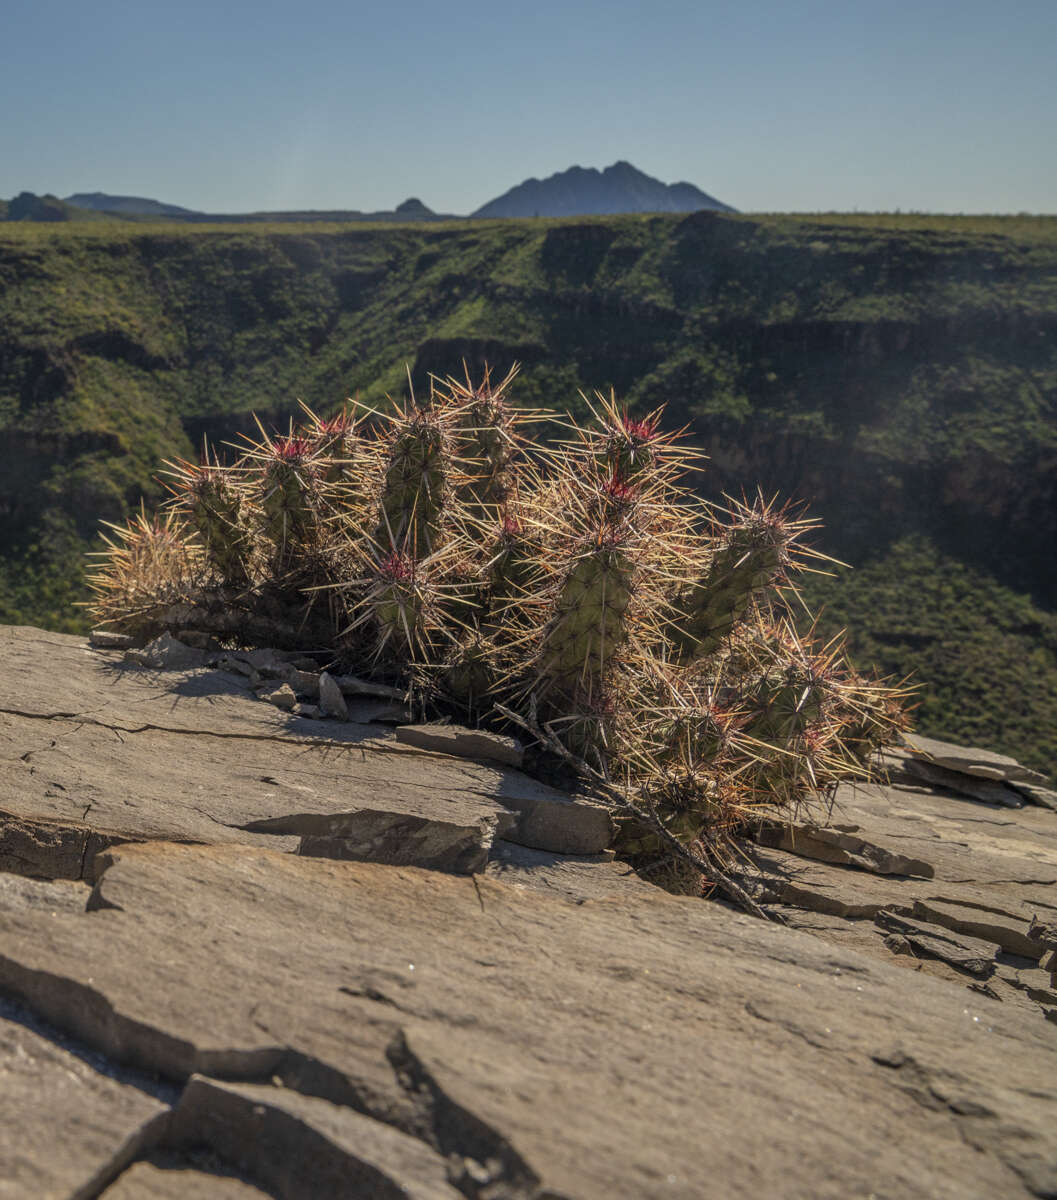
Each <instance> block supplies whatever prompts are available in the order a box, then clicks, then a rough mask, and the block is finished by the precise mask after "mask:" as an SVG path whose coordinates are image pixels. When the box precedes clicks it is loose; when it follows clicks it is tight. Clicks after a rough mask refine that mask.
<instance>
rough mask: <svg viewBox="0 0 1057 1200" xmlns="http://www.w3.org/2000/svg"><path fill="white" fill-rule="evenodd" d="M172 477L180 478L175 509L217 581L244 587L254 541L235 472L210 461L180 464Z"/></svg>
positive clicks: (174, 469)
mask: <svg viewBox="0 0 1057 1200" xmlns="http://www.w3.org/2000/svg"><path fill="white" fill-rule="evenodd" d="M172 474H173V475H174V476H175V477H176V479H177V488H176V492H175V496H176V506H177V508H178V509H179V510H181V511H182V512H184V513H186V516H187V520H188V522H189V524H190V525H191V527H192V528H193V529H194V530H195V532H196V533H197V534H198V536H199V538H200V539H201V542H202V545H203V547H204V548H205V553H206V559H207V561H208V562H209V565H210V567H212V569H213V571H214V572H215V573H216V575H217V578H218V580H219V581H220V582H221V583H222V584H226V585H230V586H234V587H241V586H244V585H245V584H246V583H247V582H248V581H249V568H248V563H249V557H250V554H251V539H250V536H249V531H248V529H247V526H246V520H245V514H244V511H243V509H244V504H243V496H242V492H241V490H240V488H239V486H238V484H237V483H236V481H235V480H234V478H233V476H232V473H231V472H230V471H229V470H227V469H225V468H224V467H221V466H220V465H218V464H216V463H213V464H210V463H209V461H208V459H207V460H206V461H204V462H203V463H202V464H201V465H200V466H195V465H193V464H192V463H186V462H177V463H175V464H173V470H172Z"/></svg>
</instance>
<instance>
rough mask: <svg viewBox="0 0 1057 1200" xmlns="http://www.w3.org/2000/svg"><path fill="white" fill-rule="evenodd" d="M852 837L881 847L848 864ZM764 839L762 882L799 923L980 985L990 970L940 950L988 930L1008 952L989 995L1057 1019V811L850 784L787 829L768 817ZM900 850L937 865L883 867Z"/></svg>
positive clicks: (778, 909) (758, 887)
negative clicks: (910, 924)
mask: <svg viewBox="0 0 1057 1200" xmlns="http://www.w3.org/2000/svg"><path fill="white" fill-rule="evenodd" d="M907 778H909V777H907ZM984 782H986V781H984ZM777 816H778V814H774V817H775V818H777ZM820 830H821V831H828V832H827V836H819V831H820ZM846 838H853V839H858V840H861V841H862V842H863V843H864V845H867V846H869V847H870V850H869V852H868V853H860V854H858V855H857V856H855V857H854V858H852V857H849V858H848V859H847V861H843V862H842V861H841V859H840V858H839V857H838V856H836V855H835V854H834V852H833V847H834V845H835V844H842V843H843V840H844V839H846ZM761 840H762V841H763V842H765V843H767V845H766V846H765V847H762V848H760V849H759V850H758V851H757V852H756V859H757V861H758V864H759V867H760V869H761V872H762V875H761V876H760V877H757V878H750V884H751V886H752V887H753V888H754V889H755V892H756V895H757V896H758V898H759V899H760V900H761V901H762V902H764V903H765V904H768V905H770V906H772V909H773V911H774V912H775V913H776V914H777V915H780V916H781V917H782V918H783V919H784V920H785V921H787V922H788V923H789V924H790V925H792V926H794V927H795V928H798V929H805V930H809V931H811V932H812V933H815V934H817V935H818V936H820V937H824V938H826V939H827V940H830V941H832V942H834V943H836V944H838V945H840V946H842V947H853V948H855V949H857V950H861V951H863V952H865V953H871V954H877V955H879V956H882V957H885V958H888V956H889V955H891V954H892V953H894V952H896V951H899V952H900V953H901V954H902V955H904V956H905V957H903V958H900V959H899V960H893V961H898V962H899V965H901V966H903V967H908V966H909V967H913V969H915V970H920V971H923V972H925V973H928V974H931V975H934V976H936V977H939V978H944V979H952V980H956V979H961V980H962V982H963V983H967V984H969V985H970V986H974V987H975V986H978V984H976V983H973V982H972V981H973V979H974V978H978V977H974V976H973V975H972V973H971V972H966V971H965V970H962V969H959V968H958V967H957V966H955V965H954V964H953V957H957V956H956V955H955V956H953V957H952V956H951V955H948V956H947V957H946V958H943V957H942V956H935V955H933V954H932V951H933V950H934V949H935V948H936V947H937V946H943V945H944V944H945V943H944V942H943V940H942V939H945V938H949V936H950V935H955V936H966V937H970V938H972V937H976V938H981V939H982V940H984V941H986V942H989V943H991V944H992V945H993V947H997V948H998V949H999V951H1000V953H998V954H997V955H994V972H993V974H990V975H989V976H988V977H987V978H986V982H984V983H980V984H979V986H982V987H985V988H986V989H987V990H986V992H984V993H982V994H986V995H988V996H989V997H990V998H991V999H992V1000H995V1001H1000V1002H1001V1003H1004V1004H1012V1005H1014V1006H1015V1007H1017V1008H1018V1009H1022V1010H1024V1011H1028V1012H1030V1011H1034V1012H1035V1013H1037V1014H1039V1015H1049V1016H1050V1018H1051V1019H1054V1018H1057V991H1055V990H1054V988H1053V986H1052V983H1050V982H1049V981H1048V977H1047V976H1046V973H1045V972H1044V971H1040V969H1039V964H1038V960H1039V957H1040V947H1039V946H1038V945H1037V944H1036V943H1033V942H1032V940H1031V936H1030V928H1031V925H1032V922H1033V920H1035V919H1036V918H1037V915H1038V914H1047V913H1048V914H1050V919H1055V920H1057V814H1054V813H1052V812H1050V811H1048V810H1045V809H1041V808H1035V807H1032V806H1026V807H1024V808H1021V809H1017V810H1011V809H1006V808H994V807H989V806H985V805H983V804H980V803H977V802H975V801H972V800H970V799H963V798H961V797H959V796H955V795H952V794H949V793H947V792H943V791H934V790H930V789H927V788H925V787H924V785H923V784H922V783H914V784H906V783H898V784H889V785H887V786H880V785H866V786H864V785H859V786H856V787H847V786H845V787H841V788H840V789H838V792H837V795H836V798H835V800H834V803H833V804H832V805H830V806H828V807H825V806H822V805H816V806H813V807H811V808H810V809H805V811H803V812H801V813H799V814H797V815H796V816H795V818H793V819H792V821H791V822H790V823H789V824H788V825H787V826H786V827H785V828H784V829H782V828H781V827H780V826H779V825H778V824H777V821H775V823H772V824H765V825H764V826H763V827H762V828H761ZM888 853H891V854H896V855H898V854H902V855H905V856H907V857H908V858H910V859H913V860H915V861H917V862H918V863H921V864H923V865H924V866H926V867H927V868H928V871H927V872H926V871H919V872H918V875H917V876H916V877H915V876H910V875H892V874H887V873H879V867H883V866H887V865H890V864H889V860H887V859H886V858H884V857H882V856H884V855H887V854H888ZM925 876H927V877H925ZM882 910H888V911H890V912H894V913H896V914H898V915H900V916H902V917H906V918H912V919H914V920H917V921H920V922H924V923H925V924H927V925H928V926H929V930H928V931H918V933H919V935H920V937H922V938H936V939H940V940H939V941H937V942H936V943H932V942H929V941H921V940H915V939H913V938H909V939H908V937H906V936H904V935H903V934H900V933H898V932H897V931H896V932H893V931H891V930H882V929H880V928H879V927H877V926H876V925H875V919H876V918H877V915H878V914H879V913H880V912H881V911H882ZM969 957H972V956H971V955H970V956H969ZM1032 972H1034V974H1032Z"/></svg>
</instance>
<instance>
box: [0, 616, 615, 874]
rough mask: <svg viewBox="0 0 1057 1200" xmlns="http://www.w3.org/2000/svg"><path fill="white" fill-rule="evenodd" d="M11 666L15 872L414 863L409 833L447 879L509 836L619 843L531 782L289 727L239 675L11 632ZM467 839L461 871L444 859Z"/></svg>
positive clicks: (573, 844)
mask: <svg viewBox="0 0 1057 1200" xmlns="http://www.w3.org/2000/svg"><path fill="white" fill-rule="evenodd" d="M0 651H2V652H3V654H4V656H5V662H6V663H7V664H8V668H9V669H8V670H7V671H5V672H4V673H3V675H2V676H0V869H3V870H7V871H15V872H18V873H20V874H23V875H30V876H39V877H48V878H74V879H75V878H81V877H85V878H87V877H88V874H87V872H88V870H89V868H90V864H91V861H92V858H93V856H94V855H95V853H96V852H98V851H99V850H100V849H102V848H104V847H105V846H107V845H112V844H116V843H119V842H123V841H142V840H148V839H154V840H158V839H165V840H176V841H187V842H200V843H207V844H213V843H215V844H223V843H240V844H246V845H269V846H273V847H275V848H277V849H283V850H290V851H296V849H297V848H298V846H299V845H300V844H301V839H302V838H303V837H312V838H316V839H319V838H330V839H337V841H335V842H334V845H335V846H336V847H337V846H338V842H340V843H341V848H340V849H341V857H350V856H353V855H354V854H358V855H359V856H366V857H370V856H371V855H372V854H374V853H375V852H377V856H378V857H379V858H380V859H381V860H382V861H388V862H392V861H403V860H400V859H394V857H393V850H394V845H395V842H396V841H397V840H398V839H399V832H400V830H402V829H404V828H405V827H406V825H407V823H408V822H412V823H417V824H418V826H419V828H422V827H424V826H425V825H431V826H433V827H434V828H433V829H432V832H431V833H429V832H428V831H427V835H426V836H423V838H422V839H420V842H421V845H422V846H423V847H424V851H425V853H424V857H423V858H422V860H421V861H422V864H423V865H427V866H433V867H439V868H440V869H463V870H474V869H479V868H480V867H481V866H483V864H484V862H485V861H487V858H488V853H489V848H490V846H491V843H492V840H493V838H494V837H495V836H497V835H499V836H502V837H503V838H506V839H509V840H513V841H517V842H520V843H522V844H524V845H528V846H532V847H537V848H541V849H544V850H550V851H554V852H559V853H574V854H587V855H590V854H597V853H599V852H600V851H601V850H603V849H604V848H605V847H606V846H607V845H608V844H609V841H610V839H611V837H612V833H613V823H612V819H611V817H610V815H609V813H608V811H607V810H605V809H603V808H600V807H597V806H595V805H591V804H586V803H581V802H574V801H572V800H570V799H569V797H568V796H566V795H565V794H563V793H561V792H558V791H556V790H555V789H553V788H549V787H547V786H546V785H544V784H542V783H539V782H537V781H536V780H533V779H530V778H529V777H528V776H527V775H524V774H522V773H521V772H520V771H517V770H514V769H513V768H510V767H504V766H501V765H497V764H485V763H480V762H472V761H467V760H462V759H456V758H452V757H450V756H448V755H441V754H432V753H428V752H425V751H421V750H417V749H415V748H413V747H410V746H403V745H399V744H398V743H397V742H396V741H395V740H394V739H393V738H392V736H391V735H389V736H383V735H382V734H380V733H379V730H378V727H377V726H375V727H368V726H366V725H356V724H353V723H351V722H346V723H342V722H337V721H315V720H309V719H306V718H301V717H297V716H294V715H292V714H288V713H284V712H282V711H281V710H279V709H277V708H275V707H273V706H272V705H269V704H264V703H261V702H260V701H258V700H256V699H255V698H254V696H253V693H252V691H251V690H250V687H249V683H248V681H247V680H246V678H245V677H244V676H241V675H238V674H226V673H224V672H221V671H215V670H205V669H196V670H190V671H165V672H153V671H148V670H144V669H143V668H140V667H128V666H125V665H123V664H122V663H121V662H120V661H118V659H117V657H116V656H115V655H113V654H107V653H103V652H100V651H95V650H90V649H88V648H87V646H86V644H85V643H84V642H83V641H82V640H81V639H78V638H72V637H64V636H62V635H58V634H47V633H41V632H40V631H37V630H25V629H3V630H0ZM13 680H17V687H16V686H15V685H14V684H13V682H12V681H13ZM387 825H388V827H389V828H390V833H389V835H388V837H381V838H379V831H380V829H381V828H382V827H384V826H387ZM365 829H367V830H369V832H368V833H365ZM460 839H461V841H462V842H463V843H464V850H465V853H461V856H459V862H460V864H461V865H460V866H458V867H450V866H449V865H447V864H446V863H445V861H443V857H442V858H438V857H437V854H436V849H437V846H438V845H442V844H446V845H448V846H449V847H450V846H451V845H452V844H453V843H454V842H458V841H460ZM313 846H314V849H313V850H312V851H310V852H312V853H317V854H318V853H324V852H325V846H324V845H323V844H322V843H320V842H319V841H316V842H315V843H313ZM372 846H373V847H374V849H372ZM357 847H358V848H359V849H358V850H357ZM405 850H406V852H407V853H410V852H411V847H410V845H409V846H407V847H405ZM414 861H418V860H414Z"/></svg>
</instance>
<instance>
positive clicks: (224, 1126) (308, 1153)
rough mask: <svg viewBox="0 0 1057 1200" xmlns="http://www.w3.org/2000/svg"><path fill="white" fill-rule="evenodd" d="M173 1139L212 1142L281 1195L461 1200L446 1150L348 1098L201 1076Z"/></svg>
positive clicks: (193, 1082) (188, 1092) (179, 1114)
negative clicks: (369, 1112)
mask: <svg viewBox="0 0 1057 1200" xmlns="http://www.w3.org/2000/svg"><path fill="white" fill-rule="evenodd" d="M167 1140H168V1141H170V1142H172V1143H175V1144H177V1145H180V1144H187V1145H191V1146H195V1145H207V1146H209V1147H210V1148H211V1149H213V1150H214V1151H216V1152H217V1153H218V1154H220V1155H221V1156H223V1157H224V1158H226V1159H227V1160H229V1161H232V1162H235V1163H237V1164H238V1165H239V1166H240V1167H241V1168H242V1169H243V1170H245V1171H252V1172H253V1174H254V1175H255V1177H256V1178H257V1179H259V1180H260V1181H261V1182H262V1183H264V1184H265V1185H267V1186H268V1188H269V1191H271V1192H273V1193H274V1194H275V1195H278V1196H305V1197H309V1196H319V1197H345V1196H348V1197H359V1196H364V1197H372V1198H373V1197H377V1198H378V1200H390V1198H391V1200H403V1198H404V1197H406V1198H407V1200H460V1195H461V1193H460V1192H458V1191H456V1189H455V1188H454V1187H453V1186H452V1185H451V1184H450V1183H449V1182H448V1164H447V1163H446V1161H445V1159H444V1157H443V1156H442V1155H441V1154H439V1153H438V1152H437V1151H436V1150H434V1149H433V1148H432V1147H430V1146H428V1145H427V1144H426V1143H425V1142H424V1141H423V1140H421V1139H420V1138H417V1137H413V1136H411V1135H410V1134H407V1133H403V1132H402V1131H401V1130H399V1129H396V1128H394V1127H393V1126H392V1125H387V1124H386V1123H384V1122H383V1121H376V1120H373V1119H372V1118H371V1117H367V1116H364V1115H362V1114H361V1113H358V1112H356V1111H355V1110H354V1109H352V1108H350V1107H349V1106H348V1105H347V1104H333V1103H331V1102H330V1101H329V1100H324V1099H321V1098H319V1097H317V1096H305V1095H302V1094H301V1093H299V1092H297V1091H294V1090H292V1089H290V1088H285V1087H281V1086H279V1087H277V1086H275V1085H274V1084H265V1085H261V1084H247V1083H231V1082H223V1081H221V1080H217V1079H209V1078H207V1077H205V1076H202V1075H193V1076H192V1077H191V1079H190V1082H189V1083H188V1085H187V1087H186V1088H185V1089H184V1092H183V1095H182V1096H181V1098H180V1103H179V1105H178V1107H177V1109H176V1111H175V1113H174V1114H173V1122H172V1129H171V1131H170V1133H169V1136H168V1139H167Z"/></svg>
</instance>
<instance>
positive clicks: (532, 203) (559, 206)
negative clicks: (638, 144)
mask: <svg viewBox="0 0 1057 1200" xmlns="http://www.w3.org/2000/svg"><path fill="white" fill-rule="evenodd" d="M700 209H711V210H713V211H715V212H734V211H735V210H734V209H733V208H731V207H730V205H729V204H724V203H723V202H722V201H720V200H717V199H716V198H715V197H714V196H710V195H709V194H708V193H707V192H703V191H701V189H700V188H697V187H695V186H694V185H693V184H692V183H672V184H667V183H662V182H661V181H660V180H659V179H654V178H653V176H652V175H647V174H645V173H644V172H643V171H640V170H638V168H637V167H633V166H632V165H631V163H629V162H623V161H621V162H615V163H614V164H613V165H612V166H611V167H606V169H605V170H604V171H599V170H597V169H596V168H594V167H570V168H569V169H568V170H567V171H559V172H558V173H557V174H556V175H550V176H548V177H547V178H546V179H526V180H525V182H524V183H520V184H518V186H517V187H513V188H511V189H510V190H509V191H507V192H504V193H503V194H502V195H501V196H497V197H496V198H495V199H494V200H489V202H488V203H487V204H484V205H482V206H481V207H480V208H479V209H478V210H477V211H476V212H475V213H473V216H475V217H579V216H593V215H597V216H603V215H608V214H612V213H644V212H673V213H677V212H697V211H699V210H700Z"/></svg>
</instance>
